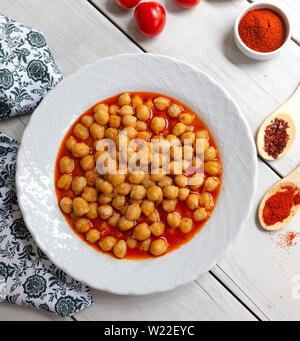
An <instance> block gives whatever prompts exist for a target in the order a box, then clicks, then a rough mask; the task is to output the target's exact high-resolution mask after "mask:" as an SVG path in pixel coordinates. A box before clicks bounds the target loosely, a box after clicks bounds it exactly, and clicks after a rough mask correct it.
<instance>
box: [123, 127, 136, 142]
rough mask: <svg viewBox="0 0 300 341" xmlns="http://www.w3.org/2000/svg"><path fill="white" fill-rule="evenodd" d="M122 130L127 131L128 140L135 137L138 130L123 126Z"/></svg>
mask: <svg viewBox="0 0 300 341" xmlns="http://www.w3.org/2000/svg"><path fill="white" fill-rule="evenodd" d="M122 131H124V132H125V133H127V137H128V138H129V139H130V140H132V139H134V138H136V136H137V133H138V132H137V131H136V129H135V128H133V127H126V128H124V129H123V130H122Z"/></svg>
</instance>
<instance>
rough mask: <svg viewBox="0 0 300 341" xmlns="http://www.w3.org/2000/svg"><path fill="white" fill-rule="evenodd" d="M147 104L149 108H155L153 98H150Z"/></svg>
mask: <svg viewBox="0 0 300 341" xmlns="http://www.w3.org/2000/svg"><path fill="white" fill-rule="evenodd" d="M145 105H146V106H147V107H148V108H149V109H153V108H154V104H153V101H152V99H151V98H150V99H148V101H147V102H146V103H145Z"/></svg>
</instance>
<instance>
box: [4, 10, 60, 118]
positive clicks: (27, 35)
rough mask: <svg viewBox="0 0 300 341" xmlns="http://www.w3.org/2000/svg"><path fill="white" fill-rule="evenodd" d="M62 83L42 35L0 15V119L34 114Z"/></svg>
mask: <svg viewBox="0 0 300 341" xmlns="http://www.w3.org/2000/svg"><path fill="white" fill-rule="evenodd" d="M61 79H62V75H61V73H60V71H59V69H58V66H57V64H56V63H55V60H54V58H53V56H52V54H51V52H50V50H49V47H48V46H47V42H46V39H45V37H44V35H43V34H42V33H40V32H38V31H36V30H34V29H32V28H31V27H29V26H26V25H24V24H22V23H19V22H16V21H15V20H13V19H10V18H7V17H6V16H4V15H1V14H0V119H3V118H8V117H12V116H15V115H19V114H24V113H26V112H29V111H31V110H33V109H34V108H35V107H36V106H37V105H38V103H39V102H40V101H41V100H42V98H43V97H44V96H45V95H46V94H47V92H48V91H49V90H51V89H52V88H53V87H54V86H55V85H56V84H57V83H58V82H59V81H60V80H61Z"/></svg>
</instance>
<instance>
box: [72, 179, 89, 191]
mask: <svg viewBox="0 0 300 341" xmlns="http://www.w3.org/2000/svg"><path fill="white" fill-rule="evenodd" d="M86 185H87V181H86V179H85V178H84V177H83V176H76V177H75V178H74V179H73V181H72V191H73V192H74V193H75V194H76V195H80V194H81V192H82V191H83V189H84V188H85V187H86Z"/></svg>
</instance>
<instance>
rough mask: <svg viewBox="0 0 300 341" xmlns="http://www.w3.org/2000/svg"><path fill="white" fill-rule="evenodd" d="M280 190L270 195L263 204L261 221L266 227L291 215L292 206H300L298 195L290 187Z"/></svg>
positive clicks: (299, 196)
mask: <svg viewBox="0 0 300 341" xmlns="http://www.w3.org/2000/svg"><path fill="white" fill-rule="evenodd" d="M281 190H283V191H279V192H277V193H275V194H274V195H272V196H271V197H270V198H269V199H268V200H267V201H266V203H265V206H264V209H263V220H264V223H265V224H266V225H267V226H272V225H275V224H276V223H278V222H283V221H284V220H285V219H286V218H288V217H289V215H290V214H291V210H292V207H293V206H297V205H299V204H300V195H299V193H297V194H296V191H297V189H296V188H293V187H292V186H286V187H281Z"/></svg>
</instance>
